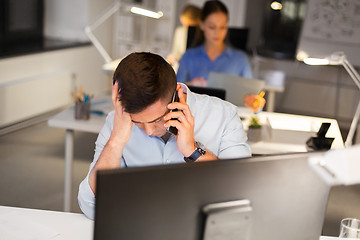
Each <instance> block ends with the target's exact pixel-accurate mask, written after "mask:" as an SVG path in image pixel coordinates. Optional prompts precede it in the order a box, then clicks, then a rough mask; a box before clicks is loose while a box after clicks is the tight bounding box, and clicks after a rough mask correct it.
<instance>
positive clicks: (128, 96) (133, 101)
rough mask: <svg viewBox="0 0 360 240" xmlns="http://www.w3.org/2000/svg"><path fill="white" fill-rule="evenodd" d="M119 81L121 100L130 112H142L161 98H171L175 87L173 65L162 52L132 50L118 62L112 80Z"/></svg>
mask: <svg viewBox="0 0 360 240" xmlns="http://www.w3.org/2000/svg"><path fill="white" fill-rule="evenodd" d="M116 81H117V82H118V83H119V93H120V101H121V102H122V105H123V107H124V108H125V111H126V112H128V113H139V112H141V111H143V110H144V109H145V108H147V107H148V106H150V105H151V104H153V103H155V102H156V101H158V100H160V99H161V100H167V99H169V101H170V100H171V96H172V94H173V92H174V91H175V89H176V75H175V72H174V70H173V68H172V67H171V66H170V64H168V63H167V62H166V61H165V60H164V59H163V58H162V57H161V56H159V55H156V54H153V53H147V52H138V53H131V54H130V55H128V56H127V57H125V58H124V59H123V60H122V61H121V62H120V63H119V65H118V67H117V68H116V70H115V73H114V76H113V83H115V82H116Z"/></svg>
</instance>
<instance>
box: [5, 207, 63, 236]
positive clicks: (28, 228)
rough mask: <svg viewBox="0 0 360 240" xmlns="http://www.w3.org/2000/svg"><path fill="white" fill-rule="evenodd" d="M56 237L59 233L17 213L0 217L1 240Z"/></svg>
mask: <svg viewBox="0 0 360 240" xmlns="http://www.w3.org/2000/svg"><path fill="white" fill-rule="evenodd" d="M57 235H60V233H59V232H57V231H55V230H53V229H51V228H49V227H47V226H44V225H42V224H40V223H37V222H36V221H35V220H33V219H31V218H29V217H27V216H25V215H23V214H22V213H20V212H18V211H12V212H9V213H6V214H2V215H0V236H1V237H0V238H1V240H35V239H36V240H47V239H53V238H54V237H56V236H57Z"/></svg>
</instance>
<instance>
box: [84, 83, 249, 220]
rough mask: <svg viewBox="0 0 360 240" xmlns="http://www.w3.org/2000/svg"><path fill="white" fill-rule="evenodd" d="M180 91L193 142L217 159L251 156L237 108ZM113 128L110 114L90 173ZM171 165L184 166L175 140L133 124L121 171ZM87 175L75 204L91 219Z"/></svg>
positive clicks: (90, 191) (90, 201)
mask: <svg viewBox="0 0 360 240" xmlns="http://www.w3.org/2000/svg"><path fill="white" fill-rule="evenodd" d="M182 88H183V91H184V92H187V98H186V103H187V104H188V105H189V107H190V110H191V113H192V115H193V116H194V119H195V123H194V136H195V140H196V141H199V142H200V143H202V144H203V145H204V146H205V147H206V149H207V151H209V152H211V153H212V154H213V155H215V156H217V157H218V158H223V159H225V158H241V157H249V156H251V150H250V147H249V145H248V144H247V143H246V141H247V136H246V135H245V132H244V129H243V126H242V123H241V120H240V117H239V116H238V113H237V107H236V106H234V105H232V104H231V103H229V102H226V101H222V100H220V99H219V98H215V97H209V96H207V95H200V94H195V93H192V92H190V90H189V89H188V88H187V87H186V86H185V85H182ZM113 124H114V112H111V113H109V115H108V116H107V118H106V122H105V125H104V126H103V128H102V129H101V131H100V133H99V136H98V138H97V140H96V147H95V155H94V160H93V162H92V163H91V165H90V170H89V173H90V171H91V169H92V168H93V167H94V165H95V164H96V162H97V160H98V158H99V157H100V154H101V152H102V150H103V149H104V147H105V145H106V143H107V141H108V139H109V138H110V135H111V131H112V128H113ZM172 163H185V161H184V156H183V155H182V154H181V153H180V152H179V150H178V148H177V145H176V140H175V137H174V136H171V137H170V138H169V140H168V141H167V142H166V143H165V142H164V141H163V140H162V139H161V138H160V137H153V136H149V135H147V134H146V133H145V132H144V131H143V130H142V129H140V128H139V127H137V126H136V125H135V124H134V125H133V126H132V129H131V134H130V138H129V140H128V142H127V143H126V145H125V147H124V150H123V156H122V162H121V167H140V166H150V165H164V164H172ZM89 173H88V176H87V177H86V178H85V179H84V180H83V181H82V182H81V184H80V187H79V194H78V201H79V206H80V208H81V210H82V211H83V212H84V213H85V215H86V216H87V217H89V218H93V217H94V207H95V196H94V193H93V192H92V190H91V188H90V186H89V183H88V177H89Z"/></svg>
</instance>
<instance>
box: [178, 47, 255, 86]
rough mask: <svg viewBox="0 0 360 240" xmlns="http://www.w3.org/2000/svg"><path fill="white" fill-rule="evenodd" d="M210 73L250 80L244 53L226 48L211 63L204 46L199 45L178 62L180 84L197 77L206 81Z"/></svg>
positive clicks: (249, 68)
mask: <svg viewBox="0 0 360 240" xmlns="http://www.w3.org/2000/svg"><path fill="white" fill-rule="evenodd" d="M210 72H220V73H228V74H232V75H236V76H242V77H247V78H252V73H251V67H250V63H249V60H248V57H247V55H246V54H245V53H244V52H242V51H239V50H234V49H232V48H230V47H226V49H225V51H224V52H223V53H222V54H220V56H218V57H217V58H216V59H215V60H214V61H211V60H210V59H209V57H208V55H207V54H206V52H205V47H204V45H201V46H199V47H196V48H192V49H189V50H187V51H186V52H185V54H184V55H183V57H182V58H181V60H180V65H179V69H178V71H177V80H178V82H181V83H185V82H188V81H191V80H192V79H194V78H199V77H204V79H205V80H207V79H208V75H209V73H210Z"/></svg>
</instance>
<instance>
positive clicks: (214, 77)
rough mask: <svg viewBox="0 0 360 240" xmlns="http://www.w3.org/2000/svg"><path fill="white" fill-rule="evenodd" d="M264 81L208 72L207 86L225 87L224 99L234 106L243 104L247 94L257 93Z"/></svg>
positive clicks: (262, 86)
mask: <svg viewBox="0 0 360 240" xmlns="http://www.w3.org/2000/svg"><path fill="white" fill-rule="evenodd" d="M264 86H265V81H263V80H258V79H252V78H245V77H241V76H235V75H231V74H226V73H218V72H210V74H209V77H208V87H211V88H220V89H225V91H226V98H225V99H226V101H229V102H231V103H232V104H234V105H236V106H241V107H243V106H245V103H244V98H245V96H246V95H248V94H259V93H260V91H261V90H262V89H263V88H264Z"/></svg>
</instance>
